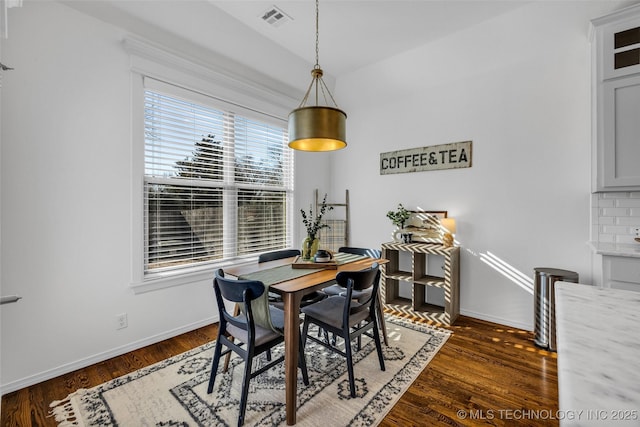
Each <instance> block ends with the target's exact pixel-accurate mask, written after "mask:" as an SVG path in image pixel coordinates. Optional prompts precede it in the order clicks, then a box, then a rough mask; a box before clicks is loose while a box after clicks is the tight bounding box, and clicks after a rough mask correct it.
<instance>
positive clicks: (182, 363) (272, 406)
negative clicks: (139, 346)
mask: <svg viewBox="0 0 640 427" xmlns="http://www.w3.org/2000/svg"><path fill="white" fill-rule="evenodd" d="M310 333H311V332H310ZM387 334H388V342H389V345H388V346H385V345H384V344H383V346H382V347H383V352H384V359H385V365H386V370H385V371H384V372H383V371H381V370H380V365H379V362H378V358H377V355H376V351H375V344H374V342H373V340H372V339H369V338H368V337H363V339H362V348H361V350H360V351H357V352H355V353H354V364H355V365H354V372H355V377H356V386H357V393H356V397H355V398H351V397H350V394H349V381H348V378H347V370H346V362H345V359H344V358H343V357H342V356H340V355H337V354H335V353H333V352H330V351H328V350H327V349H325V348H324V347H322V346H319V345H316V344H314V343H313V342H311V341H309V342H308V343H307V348H306V350H305V354H306V358H307V366H308V370H309V381H310V383H309V385H308V386H305V385H304V384H303V383H302V379H301V378H300V379H299V382H298V412H297V425H299V426H321V425H326V426H332V427H334V426H372V425H377V424H379V423H380V421H381V420H382V419H383V418H384V416H385V415H386V414H387V413H388V412H389V410H390V409H391V408H392V407H393V405H394V404H395V403H396V402H397V401H398V399H400V397H401V396H402V394H403V393H404V392H405V391H406V390H407V389H408V388H409V386H410V385H411V383H412V382H413V381H414V380H415V379H416V378H417V376H418V375H419V374H420V372H422V370H423V369H424V368H425V367H426V366H427V364H428V363H429V361H430V360H431V359H432V358H433V356H435V354H436V353H437V352H438V350H439V349H440V348H441V347H442V346H443V345H444V343H445V342H446V340H447V339H448V337H449V334H450V332H448V331H446V330H443V329H437V328H434V327H430V326H426V325H422V324H415V323H412V322H409V321H406V320H403V319H398V318H395V317H392V316H389V317H387ZM213 346H214V343H208V344H205V345H203V346H201V347H198V348H196V349H193V350H191V351H188V352H186V353H183V354H180V355H178V356H175V357H172V358H170V359H166V360H164V361H162V362H159V363H156V364H154V365H151V366H149V367H147V368H144V369H140V370H138V371H135V372H133V373H131V374H128V375H125V376H122V377H120V378H117V379H114V380H112V381H109V382H107V383H104V384H101V385H99V386H97V387H94V388H91V389H80V390H77V391H76V392H74V393H72V394H70V395H69V396H67V398H65V399H64V400H62V401H56V402H53V403H51V407H52V414H53V416H55V419H56V421H57V422H58V425H59V426H61V427H62V426H123V427H142V426H158V427H160V426H181V427H182V426H205V427H210V426H235V425H237V423H238V421H237V420H238V408H239V406H240V403H239V402H240V389H241V387H240V386H241V381H242V369H243V366H244V365H243V363H242V360H241V359H240V358H238V357H237V356H234V357H232V358H231V363H230V364H229V369H228V371H227V372H226V373H221V374H220V375H218V376H217V378H216V383H215V388H214V391H213V393H212V394H207V385H208V381H209V374H210V370H211V360H212V357H213ZM282 351H283V348H282V347H278V348H277V349H276V351H275V353H276V354H274V356H275V357H277V356H278V354H282ZM261 357H262V356H261ZM261 357H259V358H256V359H255V362H254V370H255V369H258V368H259V367H260V366H261V365H262V364H263V363H264V362H265V359H262V358H261ZM222 365H223V363H220V371H221V370H222ZM300 377H301V376H300ZM284 401H285V390H284V366H283V364H282V363H281V364H279V365H278V366H276V367H274V368H272V369H270V370H268V371H267V372H265V373H263V374H261V375H259V376H257V377H256V378H254V379H252V380H251V383H250V389H249V397H248V403H247V412H246V417H245V424H244V425H245V426H281V425H286V411H285V404H284Z"/></svg>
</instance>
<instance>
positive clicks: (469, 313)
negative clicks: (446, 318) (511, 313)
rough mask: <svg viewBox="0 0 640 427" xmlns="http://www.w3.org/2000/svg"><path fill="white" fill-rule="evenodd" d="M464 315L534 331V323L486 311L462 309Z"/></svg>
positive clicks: (461, 312)
mask: <svg viewBox="0 0 640 427" xmlns="http://www.w3.org/2000/svg"><path fill="white" fill-rule="evenodd" d="M460 314H461V315H463V316H468V317H473V318H474V319H480V320H486V321H487V322H492V323H497V324H499V325H505V326H510V327H512V328H518V329H523V330H525V331H533V325H532V324H528V323H520V322H514V321H513V320H509V319H503V318H501V317H495V316H489V315H487V314H485V313H476V312H475V311H470V310H460Z"/></svg>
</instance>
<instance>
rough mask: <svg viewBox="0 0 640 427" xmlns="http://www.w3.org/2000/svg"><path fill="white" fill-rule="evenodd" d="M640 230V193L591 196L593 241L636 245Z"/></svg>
mask: <svg viewBox="0 0 640 427" xmlns="http://www.w3.org/2000/svg"><path fill="white" fill-rule="evenodd" d="M638 228H640V192H635V191H632V192H615V193H593V194H591V241H593V242H601V243H635V242H634V240H633V238H634V237H635V230H636V229H638Z"/></svg>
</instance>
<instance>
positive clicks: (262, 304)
mask: <svg viewBox="0 0 640 427" xmlns="http://www.w3.org/2000/svg"><path fill="white" fill-rule="evenodd" d="M333 258H334V259H335V260H336V262H337V263H338V265H343V264H347V263H349V262H354V261H358V260H360V259H365V258H368V257H366V256H363V255H355V254H347V253H342V252H338V253H336V254H334V255H333ZM324 269H325V267H324V266H323V265H322V264H318V268H305V269H296V268H293V267H291V264H288V265H281V266H278V267H274V268H269V269H267V270H261V271H255V272H253V273H247V274H242V275H240V276H239V277H238V279H240V280H258V281H260V282H262V283H264V288H265V289H264V293H263V294H262V295H261V296H260V297H259V298H257V299H255V300H254V301H253V302H252V303H251V310H252V312H253V317H254V320H255V322H256V324H258V325H260V326H262V327H263V328H268V329H271V330H272V331H276V332H278V333H282V330H280V329H278V328H276V327H274V326H273V324H272V323H271V316H270V314H269V286H271V285H275V284H277V283H282V282H286V281H287V280H293V279H297V278H298V277H302V276H306V275H307V274H313V273H317V272H318V271H320V270H324ZM336 274H337V271H336Z"/></svg>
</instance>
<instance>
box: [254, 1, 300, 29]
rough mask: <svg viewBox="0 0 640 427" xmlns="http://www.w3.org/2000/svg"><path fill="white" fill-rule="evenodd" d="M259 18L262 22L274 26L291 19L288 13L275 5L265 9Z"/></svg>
mask: <svg viewBox="0 0 640 427" xmlns="http://www.w3.org/2000/svg"><path fill="white" fill-rule="evenodd" d="M261 18H262V20H263V21H264V22H266V23H267V24H269V25H272V26H274V27H279V26H281V25H282V24H284V23H286V22H289V21H292V20H293V19H292V18H291V17H290V16H289V15H287V14H286V13H284V12H283V11H281V10H280V9H278V8H277V7H276V6H273V7H270V8H269V9H267V10H265V11H264V13H263V14H262V15H261Z"/></svg>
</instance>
